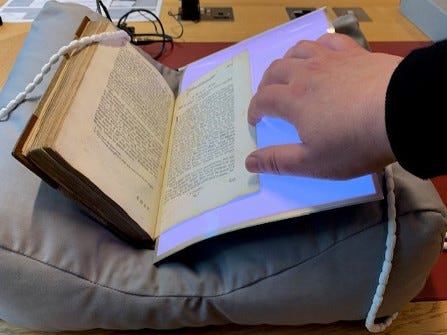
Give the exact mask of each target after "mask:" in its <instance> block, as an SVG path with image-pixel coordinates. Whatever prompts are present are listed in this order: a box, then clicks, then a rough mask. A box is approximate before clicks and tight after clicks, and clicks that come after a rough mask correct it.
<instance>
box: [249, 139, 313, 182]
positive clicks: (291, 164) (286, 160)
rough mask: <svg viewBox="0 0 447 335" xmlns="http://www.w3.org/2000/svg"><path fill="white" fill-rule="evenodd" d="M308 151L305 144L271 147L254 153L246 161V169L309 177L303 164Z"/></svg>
mask: <svg viewBox="0 0 447 335" xmlns="http://www.w3.org/2000/svg"><path fill="white" fill-rule="evenodd" d="M306 156H307V150H306V147H305V145H303V144H286V145H277V146H269V147H265V148H262V149H259V150H256V151H253V152H252V153H251V154H250V155H248V156H247V158H246V159H245V168H246V169H247V170H248V171H249V172H254V173H273V174H281V175H283V174H284V175H285V174H287V175H309V174H310V172H311V171H306V166H305V165H306V164H303V162H304V161H305V157H306Z"/></svg>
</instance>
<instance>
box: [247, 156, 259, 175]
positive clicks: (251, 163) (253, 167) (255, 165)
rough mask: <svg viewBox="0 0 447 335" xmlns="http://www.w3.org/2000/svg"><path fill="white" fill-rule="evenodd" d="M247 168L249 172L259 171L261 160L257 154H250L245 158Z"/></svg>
mask: <svg viewBox="0 0 447 335" xmlns="http://www.w3.org/2000/svg"><path fill="white" fill-rule="evenodd" d="M245 168H246V169H247V170H248V171H249V172H259V160H258V159H257V158H256V157H255V156H253V155H249V156H248V157H247V158H246V159H245Z"/></svg>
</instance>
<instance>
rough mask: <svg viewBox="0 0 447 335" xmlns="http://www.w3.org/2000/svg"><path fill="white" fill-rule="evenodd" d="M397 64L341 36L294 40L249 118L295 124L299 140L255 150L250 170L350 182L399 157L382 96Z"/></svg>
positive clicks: (263, 86) (268, 78) (269, 72)
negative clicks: (391, 139)
mask: <svg viewBox="0 0 447 335" xmlns="http://www.w3.org/2000/svg"><path fill="white" fill-rule="evenodd" d="M400 61H401V57H398V56H393V55H388V54H381V53H371V52H369V51H367V50H365V49H363V48H362V47H361V46H360V45H358V44H357V42H355V41H354V40H353V39H351V38H349V37H348V36H345V35H341V34H326V35H323V36H322V37H321V38H319V39H318V40H317V41H316V42H312V41H301V42H299V43H297V44H296V45H295V46H294V47H292V48H291V49H290V50H289V51H288V52H287V53H286V54H285V55H284V58H282V59H279V60H276V61H274V62H273V63H272V64H271V65H270V67H269V68H268V69H267V70H266V72H265V73H264V76H263V78H262V80H261V83H260V85H259V87H258V90H257V93H256V94H255V95H254V97H253V98H252V100H251V102H250V106H249V109H248V122H249V123H250V124H252V125H255V124H256V123H258V122H259V121H260V120H261V119H262V117H264V116H271V117H280V118H282V119H284V120H286V121H288V122H290V123H291V124H293V125H294V126H295V127H296V129H297V130H298V133H299V136H300V138H301V141H302V143H290V144H286V145H278V146H270V147H265V148H261V149H259V150H256V151H254V152H253V153H251V154H250V155H249V156H248V157H247V158H246V162H245V165H246V168H247V170H248V171H251V172H258V173H274V174H288V175H302V176H312V177H319V178H329V179H347V178H352V177H357V176H360V175H363V174H366V173H370V172H373V171H377V170H379V169H381V168H383V167H384V166H386V165H387V164H389V163H391V162H393V161H395V157H394V155H393V152H392V150H391V147H390V144H389V141H388V137H387V134H386V128H385V95H386V90H387V87H388V82H389V80H390V78H391V75H392V73H393V71H394V69H395V68H396V67H397V65H398V64H399V62H400Z"/></svg>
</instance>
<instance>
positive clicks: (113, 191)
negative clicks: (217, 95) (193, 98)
mask: <svg viewBox="0 0 447 335" xmlns="http://www.w3.org/2000/svg"><path fill="white" fill-rule="evenodd" d="M125 45H126V46H125V47H121V48H119V47H117V46H113V45H104V44H100V45H99V46H98V50H97V52H96V53H95V55H94V56H93V58H92V61H91V64H90V66H89V68H88V70H87V72H86V74H85V76H84V79H83V81H82V83H81V84H80V87H79V90H78V93H77V95H76V97H75V99H74V101H73V104H72V105H71V107H70V111H69V113H68V116H67V118H66V120H65V122H64V125H63V128H62V130H61V132H60V135H59V137H58V139H57V141H56V143H55V147H56V150H57V151H58V152H59V153H60V154H61V155H62V156H63V157H64V158H65V159H66V160H67V161H68V162H69V163H70V164H71V165H72V166H73V167H74V168H76V169H78V170H79V171H80V172H81V173H82V174H84V175H85V176H86V177H87V178H89V179H90V180H92V181H93V182H94V183H95V184H96V185H97V186H98V187H99V188H100V189H101V190H102V191H103V192H104V193H105V194H107V195H109V196H110V197H111V198H112V199H113V200H114V201H115V202H116V203H117V204H118V205H119V206H121V207H122V208H123V209H124V210H125V211H126V212H128V214H129V215H130V216H131V217H132V218H133V219H134V220H135V221H136V222H137V223H138V224H139V225H140V226H141V227H142V228H143V229H145V230H146V231H147V232H148V233H149V235H151V236H154V231H155V222H156V217H157V212H158V203H159V197H160V189H161V180H162V178H161V177H162V169H163V167H164V164H163V163H162V162H164V161H165V157H166V151H167V143H168V139H169V134H168V132H169V127H170V123H171V119H172V111H173V106H174V95H173V92H172V91H171V89H170V88H169V86H168V85H167V83H166V81H165V80H164V79H163V77H162V76H161V74H160V73H159V72H158V71H157V70H156V69H155V68H154V67H153V66H152V65H151V64H150V63H149V62H148V61H147V60H146V59H144V57H143V56H142V55H141V54H140V53H139V52H138V51H137V50H135V48H134V47H133V46H131V45H129V44H128V43H126V44H125Z"/></svg>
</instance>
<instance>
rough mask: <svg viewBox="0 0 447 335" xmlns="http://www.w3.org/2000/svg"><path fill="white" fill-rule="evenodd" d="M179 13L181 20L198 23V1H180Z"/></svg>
mask: <svg viewBox="0 0 447 335" xmlns="http://www.w3.org/2000/svg"><path fill="white" fill-rule="evenodd" d="M179 12H180V18H181V19H182V20H185V21H187V20H190V21H200V4H199V0H182V7H181V8H180V10H179Z"/></svg>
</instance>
